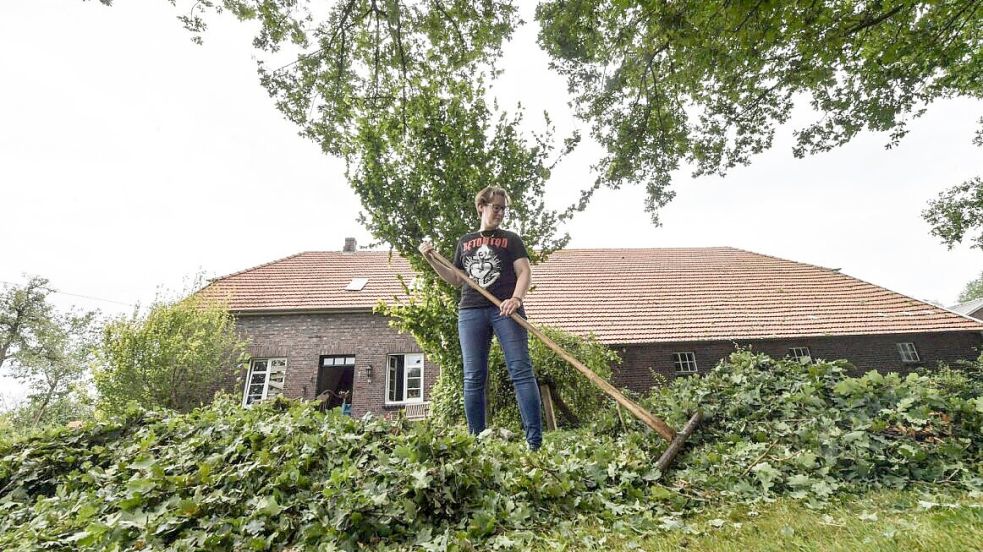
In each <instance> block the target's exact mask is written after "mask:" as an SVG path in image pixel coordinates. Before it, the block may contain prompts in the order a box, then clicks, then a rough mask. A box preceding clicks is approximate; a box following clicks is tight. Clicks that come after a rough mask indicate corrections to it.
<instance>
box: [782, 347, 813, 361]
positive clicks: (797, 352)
mask: <svg viewBox="0 0 983 552" xmlns="http://www.w3.org/2000/svg"><path fill="white" fill-rule="evenodd" d="M788 356H790V357H792V358H793V359H794V360H801V359H802V357H809V360H812V352H811V351H810V350H809V347H789V348H788Z"/></svg>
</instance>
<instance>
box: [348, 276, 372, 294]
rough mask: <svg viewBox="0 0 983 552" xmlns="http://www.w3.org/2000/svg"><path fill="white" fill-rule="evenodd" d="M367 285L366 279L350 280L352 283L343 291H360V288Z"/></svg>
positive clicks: (367, 280)
mask: <svg viewBox="0 0 983 552" xmlns="http://www.w3.org/2000/svg"><path fill="white" fill-rule="evenodd" d="M367 283H369V279H368V278H352V281H351V282H349V283H348V287H346V288H345V289H346V290H348V291H362V288H364V287H365V284H367Z"/></svg>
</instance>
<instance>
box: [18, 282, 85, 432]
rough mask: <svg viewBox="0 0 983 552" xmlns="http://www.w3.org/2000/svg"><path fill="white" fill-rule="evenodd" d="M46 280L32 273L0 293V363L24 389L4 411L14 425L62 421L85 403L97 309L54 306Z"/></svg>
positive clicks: (78, 412) (75, 414)
mask: <svg viewBox="0 0 983 552" xmlns="http://www.w3.org/2000/svg"><path fill="white" fill-rule="evenodd" d="M51 292H52V290H51V289H50V288H49V287H48V281H47V280H46V279H44V278H41V277H37V276H35V277H32V278H30V279H28V281H27V282H26V283H25V284H23V285H22V286H14V287H12V288H10V289H8V290H7V291H6V292H5V293H4V294H3V295H2V296H0V332H2V333H0V366H3V364H4V361H10V362H9V363H8V365H7V369H6V370H5V372H6V373H7V374H8V375H10V376H11V377H13V378H14V379H16V380H18V381H19V382H21V383H22V384H23V385H24V386H25V387H26V390H27V397H26V401H25V402H23V403H22V404H20V405H19V406H18V407H17V408H15V409H14V410H13V411H12V412H11V413H8V418H10V419H11V420H12V422H13V426H14V429H15V430H17V431H21V430H29V429H33V428H37V427H40V426H44V425H48V424H53V423H64V422H66V421H68V420H70V419H73V418H77V417H80V416H84V415H85V414H86V413H87V412H88V408H89V406H88V405H89V396H88V392H87V389H86V383H87V382H88V381H89V376H90V363H91V361H92V359H93V352H94V347H95V344H96V341H97V338H96V335H97V331H98V330H97V328H98V322H97V320H96V317H97V316H98V313H97V312H95V311H93V312H84V313H77V312H58V311H57V310H56V309H55V308H54V307H53V306H52V305H51V303H50V302H49V301H48V295H49V294H50V293H51Z"/></svg>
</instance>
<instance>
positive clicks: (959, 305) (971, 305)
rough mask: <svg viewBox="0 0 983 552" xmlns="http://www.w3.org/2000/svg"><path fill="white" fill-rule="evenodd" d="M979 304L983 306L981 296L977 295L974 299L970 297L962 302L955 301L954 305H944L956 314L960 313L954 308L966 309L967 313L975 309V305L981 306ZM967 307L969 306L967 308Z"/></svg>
mask: <svg viewBox="0 0 983 552" xmlns="http://www.w3.org/2000/svg"><path fill="white" fill-rule="evenodd" d="M981 306H983V297H977V298H976V299H970V300H969V301H963V302H962V303H957V304H955V305H953V306H951V307H946V308H948V309H950V310H952V311H954V312H955V313H956V314H962V313H960V312H959V311H957V310H956V309H960V310H962V309H964V308H965V309H966V310H967V313H969V312H973V311H975V310H976V308H977V307H981ZM967 307H969V308H967Z"/></svg>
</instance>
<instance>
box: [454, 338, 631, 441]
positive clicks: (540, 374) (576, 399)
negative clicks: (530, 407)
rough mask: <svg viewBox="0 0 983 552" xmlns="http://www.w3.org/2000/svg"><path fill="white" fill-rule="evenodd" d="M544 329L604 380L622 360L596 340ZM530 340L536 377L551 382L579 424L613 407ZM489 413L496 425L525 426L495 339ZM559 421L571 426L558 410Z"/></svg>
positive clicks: (551, 353) (593, 387)
mask: <svg viewBox="0 0 983 552" xmlns="http://www.w3.org/2000/svg"><path fill="white" fill-rule="evenodd" d="M542 331H543V333H545V334H546V335H547V337H549V338H550V339H552V340H553V341H554V342H556V343H557V344H558V345H560V347H562V348H563V349H564V350H566V351H567V352H569V353H570V354H571V355H573V356H574V358H576V359H577V360H579V361H580V362H582V363H583V364H584V365H585V366H587V367H588V368H590V369H591V370H593V372H594V373H595V374H597V375H598V376H601V377H602V378H604V379H610V377H611V368H612V366H613V365H615V364H618V363H620V359H619V358H618V354H617V353H615V352H614V351H613V350H612V349H611V348H609V347H608V346H606V345H604V344H603V343H600V342H598V341H597V340H596V339H593V338H588V339H583V338H580V337H577V336H575V335H573V334H570V333H567V332H564V331H561V330H557V329H554V328H542ZM529 339H530V341H529V356H530V357H531V358H532V365H533V369H534V370H535V372H536V377H537V379H538V380H539V381H540V382H541V383H542V382H546V381H549V382H552V384H553V386H554V388H555V389H556V391H557V395H558V397H559V398H560V400H562V401H563V402H564V404H566V405H567V406H568V407H569V408H570V410H571V412H572V413H573V414H574V415H575V416H577V418H578V420H579V422H580V423H591V422H592V421H594V419H595V417H596V416H597V415H598V414H600V413H601V412H603V411H604V409H605V407H609V406H610V404H609V403H611V399H610V398H609V397H608V396H607V395H605V394H604V392H603V391H601V390H600V389H599V388H598V387H597V386H596V385H594V384H593V383H592V382H591V381H590V380H588V379H587V378H586V377H584V376H583V375H582V374H581V373H580V372H578V371H577V369H576V368H574V367H573V366H570V363H569V362H567V361H566V360H564V359H563V358H562V357H561V356H560V355H558V354H556V352H554V351H553V350H552V349H550V348H549V347H547V346H546V345H545V344H543V342H541V341H540V340H538V339H536V338H535V337H533V336H530V337H529ZM458 400H460V396H458ZM488 415H489V420H490V421H491V423H492V424H494V425H498V426H508V427H512V428H516V429H521V428H522V420H521V417H520V416H519V408H518V406H517V405H516V402H515V391H514V389H513V387H512V380H511V378H510V377H509V370H508V367H507V366H506V364H505V356H504V355H503V354H502V349H501V347H499V346H498V341H495V344H494V346H493V347H492V350H491V354H490V355H489V360H488ZM557 421H558V423H560V425H561V426H566V427H570V425H569V420H567V419H565V418H563V417H562V416H561V415H560V413H559V412H558V413H557Z"/></svg>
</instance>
